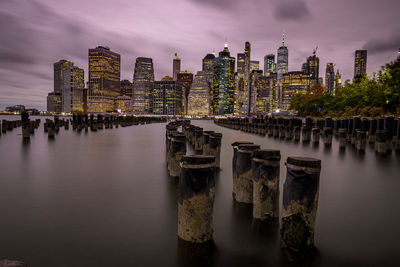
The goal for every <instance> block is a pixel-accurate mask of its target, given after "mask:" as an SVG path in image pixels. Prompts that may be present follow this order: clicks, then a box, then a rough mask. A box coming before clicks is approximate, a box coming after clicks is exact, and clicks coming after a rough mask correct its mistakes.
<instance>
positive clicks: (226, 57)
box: [213, 44, 250, 115]
mask: <svg viewBox="0 0 400 267" xmlns="http://www.w3.org/2000/svg"><path fill="white" fill-rule="evenodd" d="M249 63H250V61H249ZM249 67H250V65H249ZM234 103H235V58H234V57H231V56H230V52H229V49H228V45H227V44H225V47H224V50H223V51H221V52H219V56H218V57H217V58H216V59H215V60H214V88H213V114H214V115H233V113H234Z"/></svg>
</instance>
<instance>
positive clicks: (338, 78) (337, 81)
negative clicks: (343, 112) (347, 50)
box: [335, 69, 342, 88]
mask: <svg viewBox="0 0 400 267" xmlns="http://www.w3.org/2000/svg"><path fill="white" fill-rule="evenodd" d="M341 86H342V75H341V74H340V72H339V69H338V70H336V75H335V88H338V87H341Z"/></svg>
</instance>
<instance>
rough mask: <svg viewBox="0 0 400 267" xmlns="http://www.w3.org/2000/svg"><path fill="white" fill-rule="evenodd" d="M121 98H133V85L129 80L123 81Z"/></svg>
mask: <svg viewBox="0 0 400 267" xmlns="http://www.w3.org/2000/svg"><path fill="white" fill-rule="evenodd" d="M120 95H121V96H129V97H130V98H132V83H131V82H130V81H129V80H122V81H121V93H120Z"/></svg>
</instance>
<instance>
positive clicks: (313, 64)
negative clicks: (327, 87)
mask: <svg viewBox="0 0 400 267" xmlns="http://www.w3.org/2000/svg"><path fill="white" fill-rule="evenodd" d="M307 73H308V75H310V82H311V85H314V84H317V83H319V57H317V56H316V54H315V50H314V52H313V55H312V56H309V57H308V58H307Z"/></svg>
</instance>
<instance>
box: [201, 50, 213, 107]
mask: <svg viewBox="0 0 400 267" xmlns="http://www.w3.org/2000/svg"><path fill="white" fill-rule="evenodd" d="M214 59H215V55H214V53H212V54H207V55H206V56H205V57H204V58H203V66H202V70H203V72H204V73H205V75H206V78H207V82H208V85H209V90H210V91H209V95H210V97H209V98H210V110H211V107H212V94H213V93H212V92H213V86H214ZM211 112H212V111H211Z"/></svg>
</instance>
